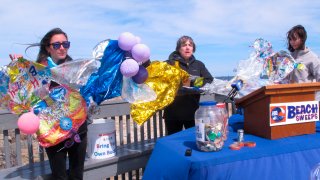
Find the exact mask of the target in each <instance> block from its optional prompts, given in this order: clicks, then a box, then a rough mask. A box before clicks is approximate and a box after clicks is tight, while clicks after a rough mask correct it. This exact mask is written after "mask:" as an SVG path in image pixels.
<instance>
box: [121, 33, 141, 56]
mask: <svg viewBox="0 0 320 180" xmlns="http://www.w3.org/2000/svg"><path fill="white" fill-rule="evenodd" d="M136 44H137V38H136V37H135V36H134V35H133V34H132V33H129V32H124V33H121V34H120V36H119V38H118V46H119V47H120V48H121V49H122V50H124V51H130V50H131V49H132V47H133V46H134V45H136Z"/></svg>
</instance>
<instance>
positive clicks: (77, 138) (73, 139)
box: [57, 130, 81, 152]
mask: <svg viewBox="0 0 320 180" xmlns="http://www.w3.org/2000/svg"><path fill="white" fill-rule="evenodd" d="M74 142H76V143H80V142H81V139H80V135H79V134H78V133H75V132H74V131H73V130H72V136H71V138H69V139H68V140H67V141H65V143H64V145H63V147H62V148H61V149H59V150H58V151H57V152H60V151H61V150H63V149H66V148H70V147H71V146H72V145H73V144H74Z"/></svg>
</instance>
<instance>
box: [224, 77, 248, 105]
mask: <svg viewBox="0 0 320 180" xmlns="http://www.w3.org/2000/svg"><path fill="white" fill-rule="evenodd" d="M242 86H243V81H242V80H241V79H239V80H236V81H235V82H234V83H232V84H231V87H232V89H231V91H230V92H229V94H228V96H227V98H226V99H225V100H224V102H226V100H228V99H230V100H231V101H233V100H234V97H235V96H236V95H237V93H238V91H240V89H241V88H242Z"/></svg>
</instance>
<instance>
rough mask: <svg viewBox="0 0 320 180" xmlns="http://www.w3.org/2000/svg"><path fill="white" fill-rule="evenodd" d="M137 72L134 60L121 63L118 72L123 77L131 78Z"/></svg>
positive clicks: (137, 66) (137, 68)
mask: <svg viewBox="0 0 320 180" xmlns="http://www.w3.org/2000/svg"><path fill="white" fill-rule="evenodd" d="M138 71H139V64H138V63H137V61H135V60H134V59H126V60H125V61H123V62H122V63H121V66H120V72H121V74H122V75H124V76H125V77H132V76H134V75H136V74H137V73H138Z"/></svg>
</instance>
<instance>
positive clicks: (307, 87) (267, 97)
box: [236, 83, 320, 139]
mask: <svg viewBox="0 0 320 180" xmlns="http://www.w3.org/2000/svg"><path fill="white" fill-rule="evenodd" d="M316 91H320V83H300V84H280V85H270V86H264V87H262V88H260V89H258V90H256V91H254V92H252V93H250V94H248V95H246V96H244V97H242V98H240V99H238V100H236V105H237V106H238V107H242V108H244V131H245V133H248V134H253V135H256V136H260V137H264V138H267V139H279V138H283V137H289V136H296V135H302V134H312V133H315V130H316V123H315V122H305V123H298V124H288V125H280V126H270V111H269V106H270V104H272V103H287V102H301V101H314V100H315V92H316Z"/></svg>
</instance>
